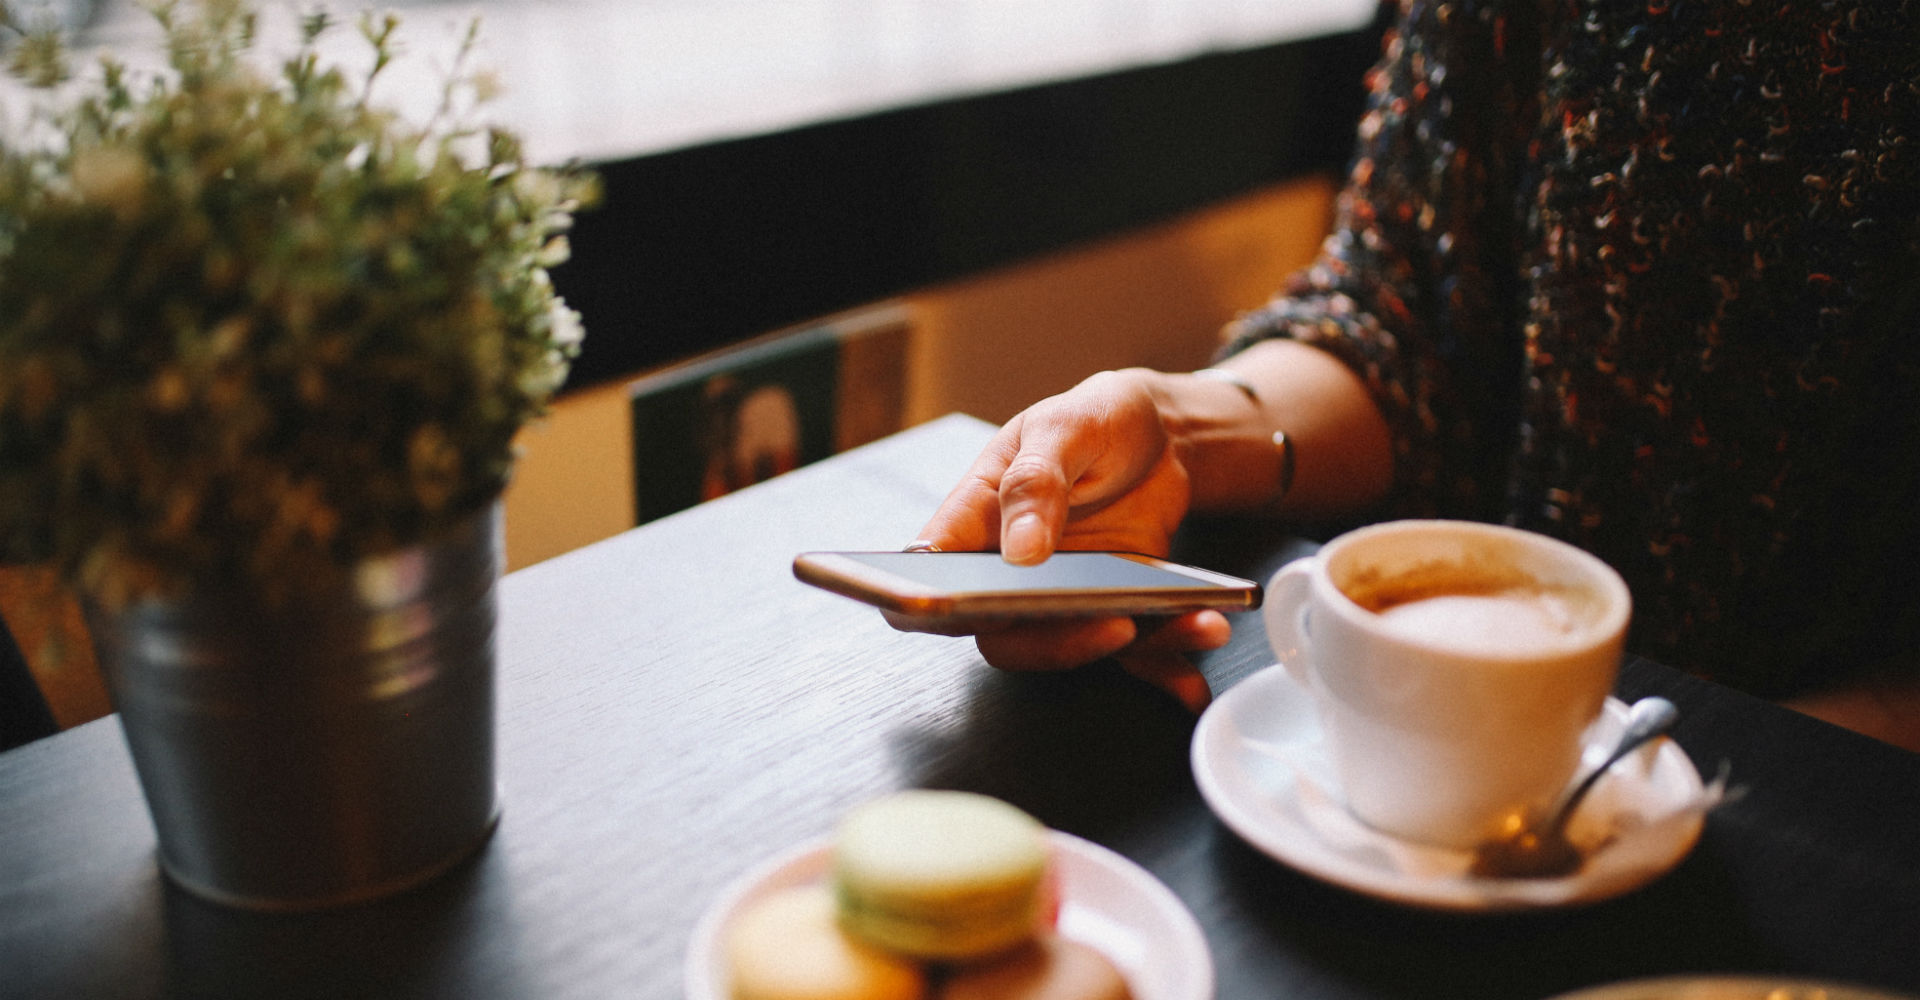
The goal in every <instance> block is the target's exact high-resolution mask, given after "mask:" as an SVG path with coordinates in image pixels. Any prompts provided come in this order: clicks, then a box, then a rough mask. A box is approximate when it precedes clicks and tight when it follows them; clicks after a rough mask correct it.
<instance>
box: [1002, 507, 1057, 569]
mask: <svg viewBox="0 0 1920 1000" xmlns="http://www.w3.org/2000/svg"><path fill="white" fill-rule="evenodd" d="M1052 547H1053V545H1052V542H1051V540H1049V539H1048V538H1047V525H1046V522H1044V521H1042V520H1040V515H1038V514H1022V515H1020V516H1019V517H1016V518H1014V519H1013V523H1012V524H1009V525H1007V530H1006V534H1005V535H1004V536H1003V537H1002V539H1001V541H1000V554H1001V555H1002V556H1005V557H1006V560H1007V561H1008V562H1010V563H1021V564H1025V563H1037V562H1039V561H1041V560H1042V559H1045V558H1046V557H1047V553H1048V552H1049V551H1050V550H1051V549H1052Z"/></svg>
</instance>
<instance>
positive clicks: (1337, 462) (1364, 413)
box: [1155, 340, 1393, 517]
mask: <svg viewBox="0 0 1920 1000" xmlns="http://www.w3.org/2000/svg"><path fill="white" fill-rule="evenodd" d="M1217 367H1219V368H1221V369H1225V370H1227V371H1229V372H1231V373H1233V374H1234V375H1236V376H1238V377H1239V378H1240V379H1242V380H1244V381H1245V382H1246V383H1247V385H1249V386H1251V387H1252V388H1253V390H1254V395H1255V396H1256V397H1257V398H1249V397H1248V395H1247V394H1246V393H1245V392H1243V391H1242V390H1241V389H1240V388H1238V387H1236V386H1235V385H1234V384H1232V383H1231V382H1228V381H1224V380H1220V379H1212V378H1207V377H1204V376H1196V375H1192V374H1166V375H1163V376H1161V377H1160V378H1159V379H1158V380H1156V385H1155V392H1156V394H1157V395H1158V396H1159V398H1160V400H1161V405H1160V409H1161V412H1162V413H1163V414H1164V415H1165V419H1166V421H1167V425H1168V428H1169V431H1170V432H1171V433H1172V435H1173V438H1174V441H1175V448H1176V450H1177V451H1178V453H1179V454H1180V457H1181V460H1182V463H1183V464H1184V465H1185V466H1186V468H1187V471H1188V474H1189V476H1190V477H1191V489H1192V499H1191V506H1192V509H1193V510H1194V511H1196V512H1202V513H1230V512H1268V511H1270V512H1272V513H1274V514H1277V515H1284V516H1289V517H1322V516H1327V515H1338V514H1343V513H1349V512H1354V511H1358V510H1361V509H1364V508H1365V507H1367V506H1368V505H1370V504H1373V503H1374V502H1376V501H1378V500H1379V499H1380V498H1381V497H1383V496H1384V495H1385V494H1386V492H1387V489H1388V487H1389V486H1390V485H1391V483H1392V479H1393V452H1392V443H1391V437H1390V435H1389V432H1388V430H1387V423H1386V421H1385V419H1384V418H1382V417H1381V415H1380V411H1379V409H1378V408H1377V407H1376V406H1375V405H1374V402H1373V399H1372V397H1371V396H1370V395H1369V394H1368V393H1367V390H1366V387H1365V385H1364V384H1363V383H1362V382H1361V381H1360V379H1359V377H1358V376H1356V375H1354V373H1353V372H1352V371H1351V370H1349V369H1348V368H1347V366H1346V365H1345V364H1343V363H1342V362H1341V361H1340V360H1339V359H1337V358H1335V357H1334V356H1333V355H1331V354H1328V353H1326V352H1325V351H1322V350H1320V349H1319V348H1316V347H1311V346H1309V345H1306V344H1301V343H1298V342H1295V341H1290V340H1270V341H1263V342H1261V343H1258V344H1255V345H1253V346H1251V347H1249V348H1247V349H1246V350H1244V351H1241V352H1239V353H1237V354H1235V355H1233V356H1232V357H1230V358H1227V359H1226V360H1225V361H1223V362H1221V363H1220V364H1219V365H1218V366H1217ZM1276 430H1278V431H1284V432H1285V433H1286V435H1287V444H1288V447H1289V448H1290V449H1291V450H1292V453H1293V455H1292V461H1293V470H1292V481H1291V483H1290V485H1289V486H1288V487H1287V489H1286V491H1285V494H1286V495H1285V496H1284V497H1282V496H1280V493H1281V480H1282V461H1283V456H1282V453H1281V450H1280V449H1279V448H1277V447H1276V446H1275V444H1274V440H1273V432H1274V431H1276Z"/></svg>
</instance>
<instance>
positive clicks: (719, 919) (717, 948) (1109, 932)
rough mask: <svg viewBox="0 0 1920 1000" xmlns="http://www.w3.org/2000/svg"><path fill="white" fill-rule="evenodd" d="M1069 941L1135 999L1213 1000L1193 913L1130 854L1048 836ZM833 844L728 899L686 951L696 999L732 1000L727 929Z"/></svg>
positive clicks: (810, 875)
mask: <svg viewBox="0 0 1920 1000" xmlns="http://www.w3.org/2000/svg"><path fill="white" fill-rule="evenodd" d="M1047 836H1048V846H1049V847H1050V848H1051V849H1052V851H1053V865H1054V874H1055V877H1056V878H1057V879H1058V883H1057V885H1058V890H1059V893H1060V915H1059V920H1058V924H1057V928H1058V930H1059V932H1060V934H1061V936H1063V937H1067V938H1071V939H1073V940H1075V941H1079V942H1081V943H1082V944H1087V945H1091V946H1093V947H1094V948H1097V949H1099V951H1100V952H1101V954H1103V955H1105V956H1106V957H1107V958H1108V959H1109V960H1110V961H1112V962H1113V964H1114V966H1115V967H1117V968H1118V969H1119V970H1120V973H1121V975H1123V976H1124V977H1126V980H1127V988H1128V989H1129V990H1130V991H1131V992H1132V994H1133V996H1134V1000H1213V957H1212V954H1211V953H1210V952H1208V950H1207V941H1206V938H1205V937H1204V936H1202V935H1201V933H1200V925H1199V923H1197V922H1196V921H1195V920H1194V919H1193V914H1192V913H1191V912H1189V911H1188V910H1187V908H1186V906H1185V905H1184V904H1183V903H1181V902H1180V899H1179V897H1177V896H1175V895H1174V894H1173V891H1172V890H1170V889H1168V888H1167V887H1166V885H1165V884H1164V883H1162V882H1161V881H1160V880H1159V879H1157V878H1155V877H1153V875H1152V874H1150V873H1149V872H1148V871H1147V870H1146V869H1144V868H1142V867H1140V866H1139V865H1136V864H1134V863H1133V862H1132V861H1129V860H1128V859H1126V858H1125V857H1122V856H1121V855H1118V854H1115V853H1114V852H1112V851H1110V850H1107V849H1106V848H1104V847H1101V846H1100V845H1098V844H1095V843H1092V842H1090V841H1086V840H1082V839H1080V838H1079V837H1075V836H1073V835H1072V834H1066V833H1061V832H1060V831H1058V830H1051V831H1048V835H1047ZM832 862H833V850H832V846H831V843H830V838H824V837H823V838H820V839H817V840H812V841H808V842H807V843H805V844H802V845H800V846H799V847H796V848H794V849H792V850H790V851H788V852H786V853H785V854H782V855H780V856H778V857H776V858H774V859H772V860H771V861H768V862H767V863H766V864H764V865H761V866H760V867H758V868H755V869H753V870H752V871H749V872H747V873H746V874H745V875H742V876H741V877H740V878H738V879H736V880H735V881H734V882H733V884H731V885H729V886H728V887H727V888H725V889H724V890H722V891H721V893H720V895H719V896H718V897H717V898H716V899H715V900H714V902H713V905H712V906H710V907H708V909H707V912H706V914H705V915H704V916H702V917H701V918H700V922H699V923H698V924H696V925H695V926H694V931H693V940H692V941H691V943H689V944H688V946H687V961H686V970H685V977H686V990H687V1000H727V996H728V993H727V988H726V983H727V966H726V953H725V949H724V948H723V947H722V946H721V942H723V941H724V940H725V934H726V929H727V927H728V926H729V925H730V924H731V923H732V921H733V920H734V918H735V917H736V916H738V915H739V913H740V912H741V911H742V910H743V909H745V908H746V907H747V906H749V905H750V904H752V903H754V902H756V901H758V900H759V899H761V898H762V897H764V896H766V895H768V894H769V893H773V892H776V891H778V890H781V889H785V888H789V887H792V886H796V885H805V884H807V883H809V882H814V881H817V880H819V879H821V878H823V877H825V875H826V873H827V869H828V867H829V866H830V865H831V864H832Z"/></svg>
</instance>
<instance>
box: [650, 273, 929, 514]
mask: <svg viewBox="0 0 1920 1000" xmlns="http://www.w3.org/2000/svg"><path fill="white" fill-rule="evenodd" d="M910 332H911V323H910V314H909V311H908V310H907V308H906V307H905V306H903V305H898V304H887V305H883V306H876V307H873V308H870V309H864V310H860V311H858V312H853V313H846V314H843V315H839V316H834V317H829V318H827V319H825V320H821V321H820V322H818V323H812V324H808V325H806V326H802V327H796V328H792V329H787V330H781V331H776V332H774V333H771V334H768V335H767V336H764V337H759V338H756V339H754V340H752V341H749V342H747V343H744V344H741V345H738V346H736V347H731V348H728V349H726V350H722V351H718V352H715V353H713V354H708V355H704V356H702V357H699V358H695V359H693V360H690V361H687V362H683V363H681V364H678V365H674V366H672V367H670V368H666V369H663V370H661V371H659V372H655V373H653V374H650V375H646V376H643V377H641V378H639V379H637V380H635V381H634V382H633V383H632V384H631V385H630V386H629V387H628V398H629V402H630V409H631V412H632V419H633V475H634V523H635V524H644V523H646V522H648V521H651V520H654V519H656V518H660V517H664V516H666V515H668V514H671V513H674V512H675V511H680V510H685V509H686V508H688V507H691V506H693V505H694V504H697V503H701V502H704V501H707V500H711V499H713V498H715V497H718V496H724V495H726V494H728V493H731V492H733V491H734V490H737V489H740V488H742V487H744V486H750V485H752V484H754V483H757V482H761V481H763V480H766V479H770V478H772V477H774V476H777V475H779V474H781V473H783V472H788V471H791V470H793V469H796V468H799V467H800V466H802V465H806V464H807V463H809V462H814V461H818V460H820V459H822V458H825V457H827V456H828V455H832V454H835V453H837V452H841V451H845V450H847V449H848V448H853V447H856V446H858V445H862V444H865V443H867V442H868V441H872V440H875V439H877V438H881V437H884V436H886V435H888V434H891V433H893V432H894V431H897V430H899V429H900V428H901V425H902V419H903V414H904V412H905V402H906V372H907V350H908V347H909V339H910V338H909V334H910Z"/></svg>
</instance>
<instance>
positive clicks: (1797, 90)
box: [1228, 0, 1920, 696]
mask: <svg viewBox="0 0 1920 1000" xmlns="http://www.w3.org/2000/svg"><path fill="white" fill-rule="evenodd" d="M1916 8H1920V4H1916V3H1911V2H1898V0H1884V2H1873V0H1861V2H1830V3H1818V2H1792V3H1788V2H1783V0H1717V2H1710V3H1709V2H1692V0H1646V2H1644V3H1625V2H1618V0H1589V2H1582V0H1543V2H1539V0H1537V2H1520V0H1515V2H1469V0H1456V2H1449V3H1431V2H1425V0H1405V2H1403V3H1402V5H1401V9H1400V11H1399V13H1398V17H1397V19H1396V24H1395V26H1394V27H1393V28H1392V29H1391V30H1390V31H1389V32H1388V34H1387V35H1386V38H1385V41H1384V46H1383V59H1382V61H1381V62H1380V64H1379V65H1378V66H1377V67H1376V68H1375V69H1374V70H1373V71H1372V72H1371V73H1370V74H1369V78H1368V80H1367V86H1368V89H1369V99H1368V110H1367V112H1366V114H1365V116H1364V118H1363V119H1362V120H1361V122H1360V126H1359V130H1358V144H1357V148H1356V153H1355V156H1354V158H1353V161H1352V166H1351V171H1350V176H1349V179H1348V183H1347V186H1346V189H1345V191H1344V193H1343V195H1342V197H1341V199H1340V203H1339V216H1338V219H1337V222H1336V225H1335V228H1334V232H1333V234H1332V235H1331V236H1330V237H1329V238H1328V241H1327V243H1326V246H1325V248H1324V249H1323V251H1322V253H1321V256H1320V258H1319V260H1318V261H1317V262H1316V263H1315V264H1314V266H1313V267H1311V268H1310V269H1309V270H1308V271H1306V272H1305V273H1303V274H1301V275H1299V276H1297V277H1296V278H1295V279H1294V281H1293V282H1292V284H1291V285H1290V287H1289V288H1288V289H1287V290H1286V291H1285V292H1284V293H1283V294H1282V295H1281V296H1279V297H1277V298H1275V299H1274V300H1273V301H1271V302H1269V303H1268V304H1266V305H1265V306H1264V307H1262V308H1260V309H1258V310H1255V311H1253V312H1251V313H1249V314H1247V315H1246V316H1244V317H1242V318H1241V319H1240V320H1239V321H1237V322H1236V324H1234V326H1232V327H1230V328H1229V331H1228V333H1229V337H1230V342H1229V350H1232V349H1237V348H1238V347H1243V346H1245V345H1246V344H1247V343H1250V342H1252V341H1254V340H1257V339H1260V338H1263V337H1272V336H1288V337H1293V338H1297V339H1300V340H1303V341H1307V342H1311V343H1314V344H1317V345H1320V346H1322V347H1324V348H1326V349H1328V350H1331V351H1333V352H1334V353H1336V354H1337V355H1339V356H1340V357H1341V358H1343V359H1345V360H1346V361H1347V362H1348V363H1349V364H1350V365H1351V366H1352V367H1353V368H1354V369H1355V370H1356V371H1357V372H1359V373H1360V374H1361V375H1362V376H1363V377H1364V378H1365V379H1366V381H1367V383H1368V384H1369V386H1370V387H1371V389H1372V391H1373V392H1374V394H1375V396H1376V398H1377V400H1378V401H1379V402H1380V404H1381V406H1382V407H1383V408H1384V410H1385V411H1386V412H1387V413H1388V415H1389V419H1390V421H1391V423H1392V425H1393V428H1394V431H1395V437H1396V441H1395V447H1396V462H1397V484H1398V485H1397V487H1396V489H1397V491H1398V492H1397V495H1396V497H1395V499H1394V501H1393V503H1392V511H1391V512H1392V513H1394V514H1399V515H1413V514H1422V515H1442V516H1452V517H1469V518H1476V519H1484V520H1494V521H1503V522H1506V523H1511V524H1516V525H1519V526H1522V527H1525V528H1530V529H1534V530H1538V531H1542V532H1545V533H1548V534H1551V535H1555V536H1557V537H1561V538H1565V539H1568V540H1570V541H1573V542H1575V543H1577V544H1579V545H1581V546H1583V547H1585V548H1588V549H1589V550H1591V551H1593V552H1595V553H1597V554H1599V555H1600V556H1602V557H1603V558H1605V559H1607V560H1608V561H1609V562H1611V563H1612V564H1613V565H1614V566H1615V567H1616V568H1618V569H1619V570H1620V571H1621V573H1622V574H1623V575H1624V576H1625V577H1626V578H1627V581H1628V583H1629V584H1630V585H1631V587H1632V588H1633V591H1634V597H1635V605H1636V606H1635V626H1634V631H1633V633H1632V636H1631V637H1630V640H1629V645H1630V648H1632V649H1633V650H1634V651H1636V652H1641V653H1644V654H1646V655H1650V656H1653V657H1654V658H1656V659H1660V660H1663V661H1665V662H1668V663H1670V664H1672V665H1674V666H1678V667H1682V668H1684V669H1689V670H1692V671H1694V672H1697V673H1701V674H1704V675H1707V676H1711V677H1715V678H1718V679H1720V680H1723V681H1725V682H1727V683H1730V684H1734V685H1736V686H1741V687H1745V688H1747V689H1749V690H1752V691H1754V692H1756V693H1759V694H1763V695H1769V696H1778V695H1784V694H1790V693H1793V692H1796V691H1799V690H1804V689H1807V688H1810V687H1815V686H1818V685H1819V684H1821V683H1823V682H1825V681H1828V680H1832V679H1834V678H1836V677H1838V676H1840V675H1841V674H1843V673H1845V672H1847V671H1849V670H1851V669H1853V668H1857V667H1862V666H1865V665H1868V664H1872V663H1875V662H1877V661H1881V660H1884V659H1886V658H1887V657H1889V656H1894V655H1896V654H1900V653H1903V652H1904V653H1905V654H1906V655H1907V656H1908V657H1910V658H1911V659H1912V661H1913V662H1916V663H1920V645H1916V642H1920V9H1916Z"/></svg>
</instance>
